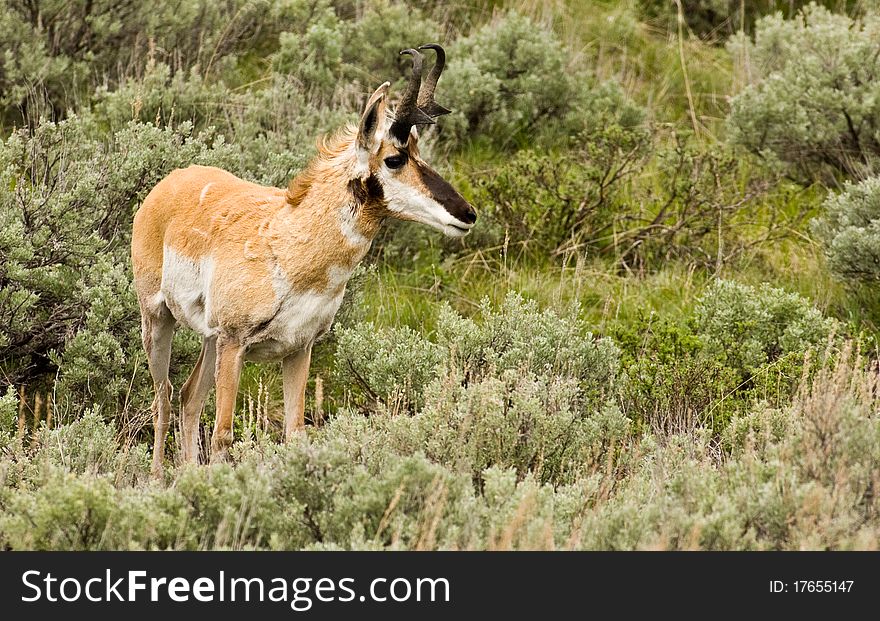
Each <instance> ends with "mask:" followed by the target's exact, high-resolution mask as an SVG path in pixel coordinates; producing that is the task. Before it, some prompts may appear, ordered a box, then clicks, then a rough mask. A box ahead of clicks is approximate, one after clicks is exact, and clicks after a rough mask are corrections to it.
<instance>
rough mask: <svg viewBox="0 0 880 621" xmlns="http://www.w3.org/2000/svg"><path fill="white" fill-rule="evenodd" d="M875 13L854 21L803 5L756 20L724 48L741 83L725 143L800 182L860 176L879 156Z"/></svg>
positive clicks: (879, 21) (879, 61)
mask: <svg viewBox="0 0 880 621" xmlns="http://www.w3.org/2000/svg"><path fill="white" fill-rule="evenodd" d="M878 34H880V14H876V13H871V12H869V13H866V14H865V15H864V16H863V17H861V18H859V19H857V20H854V19H852V18H849V17H847V16H845V15H835V14H832V13H831V12H830V11H828V10H827V9H825V8H822V7H820V6H817V5H815V4H811V5H809V6H808V7H806V8H805V9H803V11H801V12H800V13H799V14H798V16H797V17H796V18H795V19H792V20H785V19H783V18H782V16H781V15H779V14H777V15H772V16H768V17H764V18H762V19H761V20H760V21H758V23H757V24H756V28H755V38H754V41H751V40H750V39H749V38H747V37H746V36H744V35H742V34H740V35H738V36H737V37H736V38H734V39H732V40H731V42H730V44H729V49H730V51H731V53H732V54H733V55H734V57H735V58H741V59H743V60H742V62H743V63H744V67H743V71H744V72H745V75H746V78H747V79H748V81H749V85H748V86H747V87H746V88H745V89H744V90H743V91H742V92H741V93H740V94H739V95H737V96H736V97H735V98H734V99H733V101H732V102H731V110H730V114H729V116H728V119H727V122H728V126H729V130H730V138H731V140H733V141H734V142H736V143H739V144H742V145H744V146H745V147H746V148H747V149H749V150H750V151H753V152H755V153H758V154H760V155H762V156H765V157H769V158H772V159H774V160H778V161H779V162H782V163H783V164H784V165H785V167H786V168H787V169H788V170H789V171H790V172H791V174H792V175H795V176H797V177H798V178H800V179H802V180H806V181H810V180H813V179H817V178H818V179H827V178H828V177H829V176H834V175H845V176H849V177H854V178H856V179H862V178H864V177H866V176H868V175H869V174H870V172H871V171H872V170H874V169H875V167H876V166H877V162H878V157H880V142H878V133H877V132H878V128H880V96H878V88H880V86H878V83H877V80H875V79H874V76H875V75H877V72H878V69H880V58H878V56H877V54H876V41H877V37H878Z"/></svg>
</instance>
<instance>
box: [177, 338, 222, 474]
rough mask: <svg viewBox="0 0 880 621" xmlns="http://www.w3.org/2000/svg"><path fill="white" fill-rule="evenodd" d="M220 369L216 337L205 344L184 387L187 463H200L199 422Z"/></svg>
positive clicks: (205, 341) (184, 429) (184, 442)
mask: <svg viewBox="0 0 880 621" xmlns="http://www.w3.org/2000/svg"><path fill="white" fill-rule="evenodd" d="M216 366H217V337H209V338H206V339H205V340H204V341H202V353H201V354H200V355H199V360H198V362H196V366H195V368H194V369H193V371H192V373H191V374H190V376H189V378H188V379H187V380H186V383H185V384H184V385H183V388H181V389H180V402H181V405H182V408H181V409H182V411H183V416H182V417H181V419H182V420H181V427H182V432H183V446H182V448H183V461H184V463H189V464H197V463H199V419H200V418H201V416H202V410H203V409H204V408H205V401H206V400H207V399H208V393H210V392H211V388H212V387H213V386H214V371H215V369H216Z"/></svg>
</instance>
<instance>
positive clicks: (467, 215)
mask: <svg viewBox="0 0 880 621" xmlns="http://www.w3.org/2000/svg"><path fill="white" fill-rule="evenodd" d="M462 221H464V222H467V223H468V224H473V223H474V222H476V221H477V212H476V211H474V208H473V207H471V206H470V205H468V208H467V210H466V211H465V212H464V216H463V217H462Z"/></svg>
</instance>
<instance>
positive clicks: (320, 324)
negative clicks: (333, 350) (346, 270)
mask: <svg viewBox="0 0 880 621" xmlns="http://www.w3.org/2000/svg"><path fill="white" fill-rule="evenodd" d="M344 295H345V289H344V288H343V289H341V290H339V292H338V293H335V294H322V293H314V292H308V293H301V294H291V295H290V296H289V297H287V298H285V299H284V300H283V301H282V303H281V307H280V309H279V311H278V313H277V314H276V315H275V317H274V318H273V319H272V321H271V322H270V323H269V324H268V326H266V328H265V329H264V330H262V331H261V332H260V335H259V336H258V337H257V338H258V340H255V341H254V342H252V343H251V344H250V345H249V346H248V351H247V358H248V360H260V361H271V360H279V359H280V358H284V357H285V356H287V355H288V354H291V353H294V352H296V351H299V350H301V349H302V348H303V347H305V346H306V345H308V344H309V343H311V342H313V341H314V340H315V339H316V338H318V337H319V336H321V335H322V334H324V333H325V332H326V331H327V330H329V329H330V326H331V324H332V323H333V318H334V317H335V316H336V311H338V310H339V305H340V304H341V303H342V298H343V296H344Z"/></svg>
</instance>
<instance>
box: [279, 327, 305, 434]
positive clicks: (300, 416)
mask: <svg viewBox="0 0 880 621" xmlns="http://www.w3.org/2000/svg"><path fill="white" fill-rule="evenodd" d="M311 360H312V344H311V343H309V344H308V345H306V346H305V347H304V348H303V349H302V350H300V351H298V352H297V353H295V354H290V355H289V356H287V357H286V358H285V359H284V360H283V361H282V362H281V370H282V375H283V376H284V440H285V441H286V442H289V441H290V439H291V438H292V437H293V434H294V433H296V432H297V431H299V430H300V429H302V428H303V427H304V426H305V409H306V382H307V381H308V379H309V364H310V363H311Z"/></svg>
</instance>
